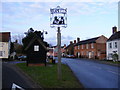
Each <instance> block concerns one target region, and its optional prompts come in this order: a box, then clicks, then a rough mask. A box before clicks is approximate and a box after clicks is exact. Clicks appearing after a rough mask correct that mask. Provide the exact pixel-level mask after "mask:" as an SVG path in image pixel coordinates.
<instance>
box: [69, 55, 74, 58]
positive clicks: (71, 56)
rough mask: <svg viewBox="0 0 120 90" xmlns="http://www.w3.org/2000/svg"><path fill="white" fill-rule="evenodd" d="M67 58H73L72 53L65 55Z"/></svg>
mask: <svg viewBox="0 0 120 90" xmlns="http://www.w3.org/2000/svg"><path fill="white" fill-rule="evenodd" d="M67 58H75V56H74V55H67Z"/></svg>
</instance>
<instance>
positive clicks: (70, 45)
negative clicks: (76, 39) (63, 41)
mask: <svg viewBox="0 0 120 90" xmlns="http://www.w3.org/2000/svg"><path fill="white" fill-rule="evenodd" d="M72 46H74V43H72V44H69V45H68V46H67V47H66V48H65V49H68V48H69V47H72Z"/></svg>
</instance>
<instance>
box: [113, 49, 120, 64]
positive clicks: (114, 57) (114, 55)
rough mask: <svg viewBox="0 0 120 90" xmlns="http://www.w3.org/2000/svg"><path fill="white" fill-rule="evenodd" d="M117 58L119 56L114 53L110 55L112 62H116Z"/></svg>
mask: <svg viewBox="0 0 120 90" xmlns="http://www.w3.org/2000/svg"><path fill="white" fill-rule="evenodd" d="M118 57H119V55H118V54H117V53H116V52H115V51H114V52H113V54H112V58H113V61H114V62H115V61H118Z"/></svg>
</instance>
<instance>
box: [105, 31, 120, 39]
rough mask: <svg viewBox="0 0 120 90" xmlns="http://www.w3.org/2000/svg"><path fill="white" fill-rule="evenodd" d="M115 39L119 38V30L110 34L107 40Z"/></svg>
mask: <svg viewBox="0 0 120 90" xmlns="http://www.w3.org/2000/svg"><path fill="white" fill-rule="evenodd" d="M116 39H120V31H118V32H116V33H114V34H112V35H111V36H110V38H109V39H108V40H107V41H112V40H116Z"/></svg>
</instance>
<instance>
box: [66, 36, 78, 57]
mask: <svg viewBox="0 0 120 90" xmlns="http://www.w3.org/2000/svg"><path fill="white" fill-rule="evenodd" d="M79 41H80V38H77V42H79ZM75 44H76V40H74V43H73V42H72V41H70V44H69V45H68V46H66V48H65V54H66V55H74V45H75Z"/></svg>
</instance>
